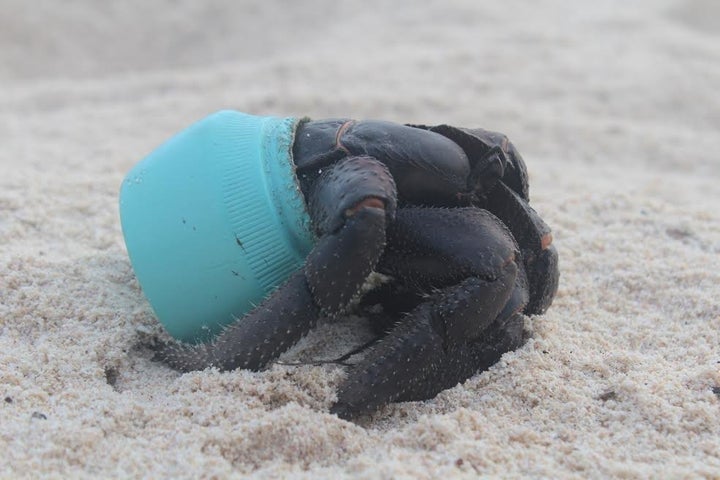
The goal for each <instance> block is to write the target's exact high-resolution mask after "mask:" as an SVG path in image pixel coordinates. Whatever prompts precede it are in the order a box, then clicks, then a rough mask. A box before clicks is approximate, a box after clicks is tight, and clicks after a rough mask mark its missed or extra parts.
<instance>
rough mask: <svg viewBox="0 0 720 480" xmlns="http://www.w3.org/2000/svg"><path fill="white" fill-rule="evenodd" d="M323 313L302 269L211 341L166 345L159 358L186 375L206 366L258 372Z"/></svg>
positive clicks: (296, 339)
mask: <svg viewBox="0 0 720 480" xmlns="http://www.w3.org/2000/svg"><path fill="white" fill-rule="evenodd" d="M318 313H319V309H318V307H317V306H316V305H315V301H314V300H313V298H312V295H311V293H310V289H309V287H308V284H307V281H306V280H305V274H304V272H302V271H299V272H296V273H295V274H293V275H292V276H291V277H290V279H289V280H288V281H287V282H285V283H284V284H283V285H281V286H280V287H279V288H278V289H277V290H275V291H274V292H273V293H272V294H271V295H270V296H269V297H268V298H267V299H266V300H265V301H264V302H263V303H261V304H260V305H259V306H258V307H256V308H255V309H253V310H252V311H251V312H250V313H248V314H247V315H246V316H245V317H243V318H242V319H240V320H238V321H236V322H235V323H233V324H232V325H230V326H229V327H227V328H226V329H225V330H224V331H223V332H222V333H221V334H220V335H218V336H217V338H215V339H214V340H213V341H212V342H210V343H201V344H197V345H189V344H181V343H170V344H166V345H163V346H162V347H161V348H160V349H159V350H158V351H157V354H156V358H157V359H159V360H161V361H163V362H165V363H167V364H168V365H170V366H171V367H173V368H175V369H177V370H180V371H183V372H187V371H191V370H203V369H205V368H207V367H216V368H219V369H221V370H232V369H235V368H247V369H250V370H258V369H260V368H262V367H264V366H265V365H266V364H267V363H268V362H270V361H271V360H273V359H274V358H276V357H277V356H278V355H280V354H281V353H282V352H283V351H285V350H287V349H288V348H290V347H291V346H292V345H293V344H295V343H296V342H297V341H298V340H300V338H302V336H303V335H305V334H306V333H307V332H308V331H309V330H310V329H311V328H312V327H313V326H314V325H315V322H316V320H317V318H318Z"/></svg>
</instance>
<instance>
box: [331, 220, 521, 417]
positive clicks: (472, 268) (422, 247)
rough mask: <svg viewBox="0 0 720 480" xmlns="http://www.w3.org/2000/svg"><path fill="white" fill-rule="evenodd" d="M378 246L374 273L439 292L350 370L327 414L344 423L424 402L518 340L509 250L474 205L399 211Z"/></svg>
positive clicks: (494, 223) (513, 249) (517, 289)
mask: <svg viewBox="0 0 720 480" xmlns="http://www.w3.org/2000/svg"><path fill="white" fill-rule="evenodd" d="M388 241H389V245H388V248H387V250H386V254H385V255H384V257H383V259H382V261H381V264H380V266H379V268H380V269H381V270H385V271H386V272H388V273H391V274H393V275H396V276H398V277H400V278H401V279H403V280H409V279H411V278H414V279H415V281H417V282H419V283H418V286H420V284H421V285H422V287H423V288H432V287H437V286H444V288H442V289H440V290H436V291H435V292H434V293H432V294H430V295H429V296H428V297H427V298H426V299H425V302H424V303H421V304H420V305H419V306H417V307H416V308H415V309H414V310H413V311H412V312H410V313H409V314H408V315H406V316H405V317H404V318H402V319H401V320H400V323H399V324H398V326H397V327H395V328H394V329H393V330H392V331H390V333H389V334H388V335H387V337H386V338H384V339H383V340H382V341H381V342H380V343H379V344H378V345H377V346H376V347H375V348H373V350H372V351H371V352H369V353H368V354H367V355H366V357H365V358H364V360H363V361H362V362H361V363H360V364H358V365H357V366H356V367H355V368H354V369H353V370H352V371H351V372H350V374H349V376H348V378H347V380H346V381H345V382H344V383H343V385H342V386H341V387H340V391H339V394H338V401H337V403H336V404H335V405H334V406H333V408H332V411H333V412H334V413H337V414H338V415H340V416H342V417H344V418H351V417H353V416H355V415H357V414H359V413H363V412H366V411H370V410H373V409H375V408H377V407H378V406H380V405H383V404H386V403H389V402H392V401H397V400H410V399H414V400H416V399H425V398H431V397H433V396H434V395H436V394H437V393H438V392H440V391H442V390H444V389H446V388H448V387H450V386H453V385H455V384H457V383H459V382H462V381H464V380H466V379H467V378H468V377H469V376H471V375H473V374H474V373H476V372H477V371H479V370H482V369H485V368H488V367H489V366H490V365H492V363H494V362H496V361H497V360H498V359H499V357H500V355H502V353H504V352H505V351H508V350H509V349H511V348H516V347H517V346H519V344H520V343H521V341H522V340H521V338H522V336H521V332H522V323H520V324H519V325H520V327H519V330H518V320H517V319H515V317H518V312H519V311H521V310H522V308H523V307H524V306H525V303H526V302H527V284H526V282H525V279H524V276H523V275H522V274H519V271H518V268H517V265H516V264H515V261H514V259H515V257H516V254H517V253H518V252H517V246H516V245H515V242H514V241H513V239H512V237H511V236H510V233H509V232H508V231H507V229H506V228H505V227H504V226H503V225H502V224H501V223H500V222H499V220H498V219H497V218H495V217H494V216H492V215H491V214H489V213H488V212H485V211H483V210H480V209H475V208H468V209H452V210H444V209H422V208H412V209H400V210H399V211H398V213H397V219H396V222H395V223H394V224H393V225H392V226H391V227H390V228H389V229H388ZM440 265H443V267H442V268H438V267H440ZM448 284H449V285H450V286H445V285H448ZM518 318H520V320H522V318H521V317H518Z"/></svg>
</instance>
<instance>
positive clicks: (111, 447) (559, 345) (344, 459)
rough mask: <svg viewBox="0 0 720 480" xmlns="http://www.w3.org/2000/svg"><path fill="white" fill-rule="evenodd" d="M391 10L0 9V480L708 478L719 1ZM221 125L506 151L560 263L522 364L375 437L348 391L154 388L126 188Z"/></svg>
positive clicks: (192, 381)
mask: <svg viewBox="0 0 720 480" xmlns="http://www.w3.org/2000/svg"><path fill="white" fill-rule="evenodd" d="M388 5H389V4H388V3H385V2H381V1H380V0H371V1H365V2H357V3H350V2H335V1H312V2H289V1H288V2H284V1H283V2H257V4H254V3H250V2H229V1H228V2H219V1H205V2H194V1H190V0H186V1H170V0H165V1H156V2H145V1H140V0H129V1H125V2H119V3H118V2H115V3H113V4H105V3H101V2H92V1H74V2H52V1H44V2H41V1H39V2H23V1H21V0H2V1H0V477H2V478H11V477H12V478H19V477H28V478H29V477H58V478H59V477H63V478H68V477H71V478H96V477H123V478H128V477H145V478H163V477H164V478H170V477H172V478H279V477H282V478H308V479H309V478H463V477H465V478H475V477H476V476H477V475H478V474H483V475H488V476H498V477H531V478H607V477H624V478H649V477H656V478H657V477H665V478H698V477H706V478H720V392H719V387H720V300H719V299H720V256H719V253H720V213H719V212H718V206H719V205H720V189H719V188H718V184H719V183H720V158H719V154H718V152H719V151H720V133H719V132H720V93H718V86H720V48H718V46H719V45H720V21H719V20H718V19H720V7H719V5H720V4H719V3H718V2H714V1H712V0H706V1H700V0H695V1H681V0H677V1H670V0H661V1H655V0H638V1H635V2H623V1H620V0H608V1H604V2H577V3H574V2H562V1H555V0H542V1H535V2H529V1H528V2H524V1H519V0H508V1H504V2H475V1H472V0H456V1H450V2H440V1H437V2H423V3H419V2H410V1H404V0H401V1H396V2H393V3H392V7H389V6H388ZM222 108H235V109H238V110H242V111H246V112H249V113H256V114H277V115H286V114H287V115H309V116H311V117H314V118H322V117H328V116H349V117H355V118H383V119H388V120H395V121H401V122H412V123H426V124H434V123H450V124H455V125H463V126H482V127H486V128H491V129H495V130H499V131H503V132H505V133H507V134H508V135H509V136H510V138H511V139H512V140H513V141H514V142H515V144H516V145H517V146H518V147H519V148H520V150H521V151H522V152H523V154H524V156H525V159H526V161H527V163H528V167H529V170H530V176H531V197H532V201H533V205H534V206H535V208H536V209H537V210H538V211H539V212H540V213H541V214H542V215H543V217H544V218H545V219H546V220H547V222H548V223H549V224H550V225H551V226H552V228H553V230H554V236H555V244H556V245H557V248H558V250H559V252H560V258H561V268H562V278H561V285H560V289H559V292H558V295H557V298H556V300H555V303H554V304H553V306H552V307H551V308H550V310H549V311H548V312H547V313H546V314H545V315H543V316H537V317H534V318H530V319H528V327H529V328H531V329H532V332H533V333H532V335H533V337H532V339H531V340H530V341H529V342H528V343H527V344H526V345H525V346H524V347H523V348H521V349H520V350H518V351H516V352H513V353H510V354H507V355H505V356H504V357H503V359H502V360H501V361H500V362H499V363H498V364H497V365H495V366H494V367H493V368H492V369H491V370H489V371H487V372H485V373H482V374H479V375H476V376H475V377H473V378H471V379H470V380H468V381H467V382H465V383H464V384H463V385H459V386H457V387H455V388H452V389H450V390H447V391H445V392H443V393H441V394H440V395H438V396H437V397H436V398H435V399H432V400H429V401H424V402H413V403H405V404H396V405H391V406H389V407H387V408H383V409H382V410H380V411H379V412H377V414H375V415H374V416H372V417H370V418H365V419H363V420H361V421H360V422H358V423H348V422H345V421H342V420H339V419H338V418H337V417H334V416H331V415H329V414H328V413H327V411H328V408H329V405H330V404H331V403H332V401H333V400H334V398H335V391H336V387H337V385H338V383H339V382H340V381H341V379H342V376H343V372H342V370H341V369H340V368H339V367H334V366H319V367H313V366H303V367H293V366H284V365H274V366H273V367H272V368H270V369H269V370H267V371H264V372H259V373H253V372H247V371H235V372H229V373H220V372H217V371H213V370H208V371H203V372H195V373H189V374H185V375H180V374H178V373H176V372H174V371H172V370H170V369H168V368H166V367H165V366H163V365H160V364H157V363H154V362H151V361H150V356H151V354H150V352H149V351H148V350H147V349H146V348H145V347H144V346H143V345H144V343H145V342H146V341H147V338H148V337H150V336H152V335H156V334H160V333H162V330H161V327H160V326H159V324H158V323H157V321H156V320H155V319H154V317H153V314H152V311H151V310H150V307H149V305H148V303H147V301H146V300H145V299H144V297H143V296H142V293H141V291H140V288H139V286H138V284H137V282H136V280H135V278H134V275H133V272H132V269H131V267H130V263H129V260H128V258H127V254H126V251H125V247H124V244H123V240H122V235H121V231H120V225H119V220H118V212H117V193H118V189H119V185H120V182H121V180H122V178H123V176H124V174H125V172H126V171H127V170H129V169H130V167H131V166H132V165H133V164H134V163H135V162H136V161H138V160H139V159H140V158H142V157H143V156H144V155H145V154H147V153H148V152H149V151H150V150H151V149H152V148H154V147H155V146H156V145H158V144H159V143H160V142H162V141H163V140H165V139H166V138H167V137H168V136H169V135H171V134H172V133H173V132H175V131H177V130H179V129H180V128H183V127H184V126H186V125H188V124H189V123H191V122H193V121H195V120H197V119H199V118H201V117H203V116H204V115H206V114H208V113H210V112H213V111H215V110H218V109H222ZM366 337H367V331H366V327H365V325H364V323H363V321H362V319H357V318H349V319H345V320H343V321H341V322H340V323H337V324H323V325H322V326H320V327H319V328H318V329H317V331H315V332H314V333H313V334H312V335H310V336H309V337H308V338H306V339H305V340H303V342H302V343H301V344H300V345H298V346H297V347H296V348H294V349H293V350H292V351H290V352H289V353H287V354H286V355H285V356H283V360H288V361H297V360H308V359H313V358H330V357H332V356H334V355H338V354H341V353H343V352H344V351H345V350H346V349H347V348H348V347H349V346H351V345H355V344H358V343H360V342H361V341H362V340H363V339H364V338H366Z"/></svg>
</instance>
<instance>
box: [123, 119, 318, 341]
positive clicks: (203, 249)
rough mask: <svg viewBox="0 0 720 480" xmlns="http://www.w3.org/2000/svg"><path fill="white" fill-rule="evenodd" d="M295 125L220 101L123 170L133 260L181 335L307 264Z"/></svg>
mask: <svg viewBox="0 0 720 480" xmlns="http://www.w3.org/2000/svg"><path fill="white" fill-rule="evenodd" d="M296 126H297V120H296V119H294V118H276V117H258V116H254V115H247V114H244V113H241V112H236V111H221V112H218V113H215V114H213V115H210V116H209V117H207V118H205V119H203V120H201V121H199V122H197V123H195V124H194V125H192V126H190V127H189V128H187V129H186V130H184V131H182V132H180V133H178V134H177V135H176V136H174V137H173V138H171V139H170V140H168V141H167V142H166V143H165V144H163V145H161V146H160V147H159V148H157V149H156V150H155V151H154V152H152V153H151V154H150V155H148V156H147V157H146V158H145V159H143V160H142V161H140V162H139V163H138V164H137V165H135V167H134V168H133V169H132V170H131V171H130V172H129V173H128V174H127V176H126V177H125V180H124V181H123V184H122V187H121V190H120V219H121V222H122V230H123V235H124V237H125V244H126V246H127V250H128V254H129V256H130V261H131V263H132V266H133V269H134V271H135V274H136V276H137V278H138V281H139V282H140V285H141V286H142V289H143V292H144V293H145V296H146V297H147V299H148V300H149V301H150V304H151V305H152V308H153V310H154V311H155V313H156V315H157V317H158V319H159V320H160V322H161V323H162V324H163V325H164V326H165V328H166V329H167V331H168V332H169V333H170V335H172V336H173V337H175V338H177V339H179V340H182V341H186V342H200V341H206V340H208V339H209V338H211V337H212V336H213V335H214V334H216V333H218V332H219V331H220V330H221V329H222V327H223V326H224V325H227V324H229V323H231V322H233V321H234V320H235V319H237V318H240V317H242V316H243V315H245V314H246V313H247V312H248V311H250V310H251V309H252V308H253V307H254V306H255V305H257V304H259V303H260V302H261V301H262V300H263V298H265V297H266V296H267V295H268V294H269V293H270V292H271V291H272V290H273V289H274V288H275V287H277V286H278V285H279V284H281V283H282V282H283V280H285V279H286V278H287V277H288V276H289V275H290V273H292V272H293V271H295V270H296V269H298V268H300V267H301V266H302V264H303V262H304V260H305V257H306V256H307V254H308V253H309V251H310V249H311V248H312V246H313V244H314V242H315V238H314V235H313V232H312V228H311V223H310V217H309V215H308V213H307V208H306V205H305V201H304V198H303V195H302V192H301V191H300V188H299V185H298V183H297V179H296V176H295V165H294V162H293V159H292V144H293V140H294V134H295V129H296Z"/></svg>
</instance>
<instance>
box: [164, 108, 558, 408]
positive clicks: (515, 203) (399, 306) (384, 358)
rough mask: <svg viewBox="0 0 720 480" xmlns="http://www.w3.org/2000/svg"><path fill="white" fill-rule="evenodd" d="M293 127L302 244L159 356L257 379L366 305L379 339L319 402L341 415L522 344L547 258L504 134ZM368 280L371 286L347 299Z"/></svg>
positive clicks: (430, 390)
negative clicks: (253, 295)
mask: <svg viewBox="0 0 720 480" xmlns="http://www.w3.org/2000/svg"><path fill="white" fill-rule="evenodd" d="M293 129H294V130H293V135H294V136H293V139H292V143H291V145H290V146H289V148H291V154H292V161H293V163H294V165H293V168H294V173H295V176H296V180H297V185H298V186H299V189H300V191H301V193H302V196H303V199H304V202H305V204H306V206H307V211H308V212H309V217H310V219H311V228H312V230H313V233H314V235H315V237H316V239H315V241H314V244H313V247H312V249H311V250H310V252H309V253H308V254H307V256H306V258H305V260H304V263H303V264H302V265H301V266H300V267H298V268H297V269H296V270H295V271H294V272H291V273H290V274H289V275H288V276H287V277H286V278H285V279H284V281H283V282H281V284H280V285H279V286H277V288H275V289H274V290H272V292H271V293H269V294H268V295H267V296H266V298H264V300H262V302H260V303H259V304H258V305H257V306H256V307H255V308H253V309H251V310H250V311H249V312H248V313H247V314H245V315H243V316H242V317H241V318H238V319H237V320H236V321H235V322H234V323H232V324H230V325H229V326H227V327H226V328H224V329H223V330H222V331H221V332H220V333H219V334H218V335H217V336H216V337H215V338H213V339H212V340H211V341H209V342H205V343H197V344H189V343H182V342H176V341H172V342H167V343H162V344H161V345H160V346H159V347H157V358H159V359H160V360H162V361H163V362H166V363H167V364H168V365H170V366H172V367H174V368H176V369H179V370H182V371H190V370H199V369H204V368H207V367H216V368H218V369H220V370H232V369H237V368H244V369H251V370H259V369H262V368H264V367H266V366H267V365H268V364H269V363H271V362H273V361H274V360H275V359H276V358H277V357H278V356H279V355H280V354H281V353H283V352H284V351H286V350H287V349H289V348H290V347H291V346H292V345H294V344H295V343H296V342H297V341H298V340H299V339H300V338H301V337H303V336H304V335H305V334H306V333H308V331H310V330H311V329H312V328H313V327H314V326H315V325H316V322H317V321H318V319H319V318H321V317H325V318H333V317H338V316H341V315H346V314H348V313H350V312H351V311H352V310H353V309H355V310H357V309H359V310H361V311H362V312H367V311H368V309H369V307H372V312H374V313H372V314H368V315H366V316H369V317H370V318H371V319H372V323H373V326H374V328H375V329H376V331H377V332H379V335H380V336H381V337H382V338H381V339H380V340H379V341H378V342H376V343H375V344H374V345H373V346H372V347H370V348H369V350H368V351H366V352H365V355H364V356H363V358H362V359H361V360H360V361H359V362H358V363H357V364H354V365H353V366H352V367H351V368H349V369H348V371H347V377H346V379H345V380H344V381H343V382H342V383H341V385H340V387H339V391H338V394H337V401H336V402H335V403H334V404H333V405H332V407H331V412H332V413H335V414H337V415H338V416H340V417H342V418H353V417H356V416H358V415H361V414H364V413H368V412H372V411H374V410H376V409H377V408H379V407H381V406H383V405H385V404H387V403H390V402H401V401H410V400H422V399H428V398H432V397H433V396H435V395H436V394H437V393H439V392H440V391H442V390H444V389H447V388H449V387H452V386H454V385H457V384H458V383H459V382H463V381H465V380H466V379H467V378H469V377H470V376H472V375H474V374H476V373H477V372H479V371H482V370H485V369H487V368H489V367H490V366H491V365H493V364H494V363H495V362H497V361H498V360H499V359H500V357H501V356H502V354H503V353H505V352H508V351H511V350H514V349H516V348H518V347H520V346H521V345H522V343H523V342H524V338H525V336H524V333H523V327H524V315H533V314H540V313H543V312H544V311H545V310H546V309H547V308H548V307H549V306H550V304H551V303H552V301H553V297H554V295H555V293H556V290H557V287H558V278H559V273H558V255H557V252H556V250H555V248H554V246H553V245H552V236H551V233H550V229H549V228H548V226H547V225H546V224H545V222H544V221H543V220H542V219H541V218H540V216H539V215H538V214H537V213H536V212H535V211H534V210H533V209H532V208H531V207H530V205H529V196H528V174H527V170H526V166H525V163H524V161H523V159H522V157H521V156H520V154H519V153H518V151H517V149H516V148H515V146H514V145H513V144H512V143H511V142H510V141H508V139H507V137H506V136H505V135H503V134H500V133H495V132H492V131H488V130H483V129H469V128H457V127H452V126H449V125H437V126H426V125H402V124H397V123H392V122H386V121H376V120H367V121H355V120H348V119H329V120H309V119H303V120H300V121H298V122H296V123H295V124H294V126H293ZM183 222H185V219H184V218H183ZM236 240H237V243H238V246H239V247H243V244H242V239H240V238H237V239H236ZM374 272H375V273H379V274H382V276H383V278H384V279H385V281H384V282H381V283H380V284H379V285H377V286H375V287H373V288H371V289H370V291H368V292H366V293H365V294H364V296H363V298H361V299H360V300H359V301H358V300H357V296H358V294H359V292H360V291H361V289H362V288H363V286H364V285H366V281H367V279H368V277H369V276H370V275H371V274H374Z"/></svg>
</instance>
